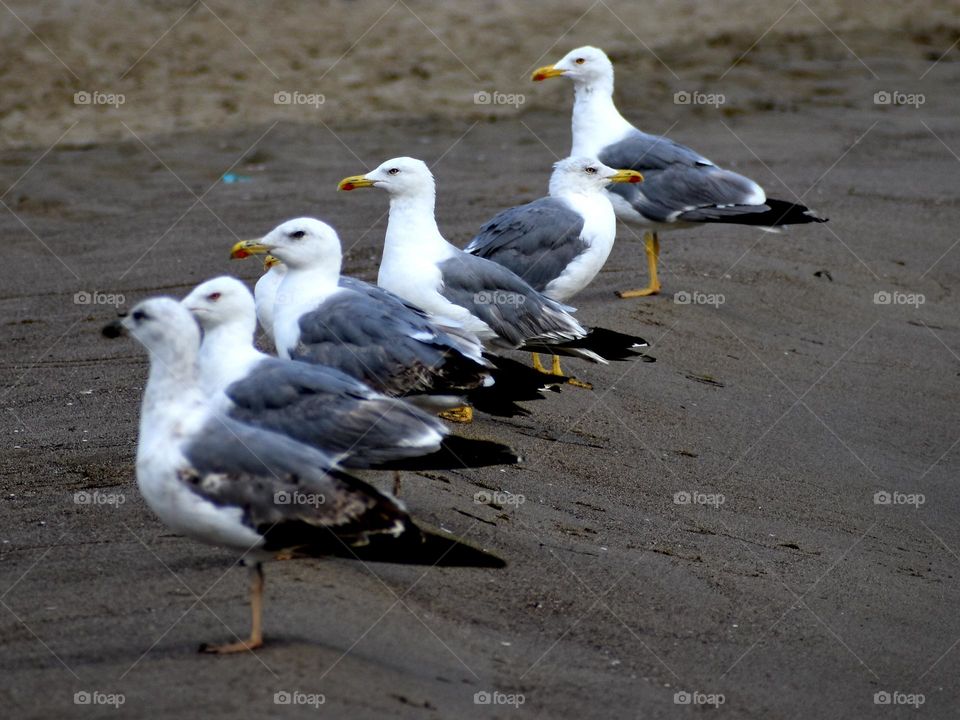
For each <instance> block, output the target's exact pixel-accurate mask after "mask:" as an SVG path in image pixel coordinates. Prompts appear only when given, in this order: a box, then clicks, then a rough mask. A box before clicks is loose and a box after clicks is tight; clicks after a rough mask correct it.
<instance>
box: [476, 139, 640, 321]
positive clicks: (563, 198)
mask: <svg viewBox="0 0 960 720" xmlns="http://www.w3.org/2000/svg"><path fill="white" fill-rule="evenodd" d="M553 168H554V169H553V174H552V175H551V176H550V188H549V193H550V194H549V197H543V198H540V199H538V200H534V201H533V202H530V203H527V204H526V205H519V206H517V207H512V208H509V209H508V210H504V211H503V212H500V213H497V215H495V216H494V217H493V219H491V220H490V221H488V222H487V223H486V224H484V225H483V227H481V228H480V232H479V233H477V235H476V237H474V238H473V240H471V241H470V243H469V244H468V245H467V246H466V247H465V248H464V251H466V252H468V253H470V254H471V255H476V256H478V257H483V258H487V259H488V260H493V261H494V262H496V263H498V264H500V265H503V266H504V267H505V268H509V269H510V270H512V271H513V272H515V273H516V274H517V275H519V276H520V277H522V278H523V279H524V280H526V281H527V282H528V283H530V285H531V286H532V287H533V289H534V290H537V291H538V292H542V293H543V294H544V295H546V296H547V297H549V298H552V299H554V300H556V301H558V302H566V301H567V300H569V299H570V298H572V297H573V296H574V295H576V294H577V293H579V292H580V291H581V290H583V289H584V288H585V287H586V286H587V285H589V284H590V282H591V281H593V279H594V278H595V277H596V276H597V273H599V272H600V269H601V268H602V267H603V264H604V263H605V262H606V261H607V258H608V257H609V256H610V251H611V250H612V249H613V241H614V240H615V239H616V235H617V218H616V215H615V214H614V212H613V205H612V204H611V203H610V198H609V197H608V196H607V193H606V192H605V188H606V187H607V185H609V184H611V183H639V182H643V175H641V174H640V173H638V172H637V171H635V170H614V169H613V168H611V167H607V166H606V165H604V164H603V163H601V162H600V161H599V160H597V159H596V158H586V157H569V158H566V159H564V160H560V161H559V162H557V163H555V164H554V166H553Z"/></svg>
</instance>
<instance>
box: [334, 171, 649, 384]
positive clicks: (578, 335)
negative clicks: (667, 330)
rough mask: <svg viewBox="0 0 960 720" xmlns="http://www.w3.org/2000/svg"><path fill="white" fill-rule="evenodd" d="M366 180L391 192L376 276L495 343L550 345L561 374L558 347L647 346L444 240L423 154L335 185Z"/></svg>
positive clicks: (624, 355) (601, 356)
mask: <svg viewBox="0 0 960 720" xmlns="http://www.w3.org/2000/svg"><path fill="white" fill-rule="evenodd" d="M364 187H377V188H382V189H384V190H386V191H387V192H388V193H389V195H390V217H389V221H388V223H387V235H386V239H385V240H384V245H383V259H382V260H381V262H380V274H379V276H378V277H377V283H378V284H379V285H380V286H381V287H383V288H386V289H387V290H390V291H391V292H394V293H396V294H397V295H399V296H400V297H402V298H404V299H405V300H407V301H409V302H411V303H413V304H415V305H417V306H418V307H422V308H423V309H425V310H426V311H428V312H430V313H431V314H433V315H434V317H436V318H438V319H440V320H441V321H446V320H450V321H452V322H454V323H457V324H459V325H460V326H462V327H464V328H466V329H467V330H469V331H471V332H474V333H476V334H477V335H478V336H479V337H480V339H481V340H483V341H484V342H488V343H491V344H492V345H494V346H498V347H505V348H512V349H519V348H522V349H526V350H529V351H531V352H548V353H551V354H553V356H554V362H553V369H552V373H553V374H555V375H560V374H561V371H560V359H559V357H558V355H561V354H562V355H571V356H574V357H580V358H584V359H587V360H591V361H593V362H601V363H606V362H608V361H609V360H626V359H628V358H632V357H636V356H639V355H640V353H638V352H637V349H639V348H642V347H646V346H647V343H646V341H644V340H643V339H642V338H638V337H632V336H629V335H624V334H622V333H616V332H613V331H611V330H604V329H602V328H597V329H590V330H588V329H586V328H584V327H583V326H582V325H581V324H580V323H579V322H577V320H576V319H575V318H574V317H573V315H571V314H570V313H571V311H572V310H573V308H571V307H569V306H566V305H562V304H560V303H558V302H557V301H555V300H552V299H550V298H549V297H547V296H546V295H544V294H542V293H539V292H537V291H536V290H534V289H533V288H532V287H530V285H529V283H527V282H526V281H524V280H523V279H522V278H520V277H518V276H517V275H516V274H515V273H513V272H511V271H510V270H508V269H507V268H505V267H503V266H501V265H498V264H497V263H495V262H493V261H492V260H487V259H485V258H481V257H477V256H475V255H470V254H469V253H466V252H464V251H463V250H461V249H460V248H458V247H456V246H454V245H451V244H450V243H448V242H447V241H446V240H445V239H444V238H443V236H442V235H441V234H440V230H439V228H438V227H437V221H436V218H435V216H434V205H435V202H436V187H435V183H434V179H433V174H432V173H431V172H430V169H429V168H428V167H427V165H426V163H424V162H423V161H422V160H417V159H414V158H409V157H400V158H394V159H393V160H387V161H386V162H385V163H383V164H382V165H380V167H378V168H376V169H375V170H373V171H372V172H369V173H367V174H366V175H355V176H352V177H347V178H344V179H343V180H341V181H340V185H339V189H340V190H353V189H354V188H364Z"/></svg>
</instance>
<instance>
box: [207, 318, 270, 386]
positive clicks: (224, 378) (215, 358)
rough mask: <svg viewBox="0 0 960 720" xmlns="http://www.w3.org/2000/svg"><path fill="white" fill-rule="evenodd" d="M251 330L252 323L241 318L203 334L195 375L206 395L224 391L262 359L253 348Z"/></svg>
mask: <svg viewBox="0 0 960 720" xmlns="http://www.w3.org/2000/svg"><path fill="white" fill-rule="evenodd" d="M251 320H252V318H251ZM254 329H255V324H254V323H253V322H249V321H248V320H247V319H244V320H243V321H239V320H238V321H237V322H232V323H224V324H222V325H217V326H216V327H214V328H211V329H209V330H205V331H204V334H203V343H202V344H201V345H200V355H199V374H200V385H201V387H202V388H203V390H204V392H206V393H207V395H208V396H211V395H213V394H215V393H217V392H220V391H221V390H225V389H226V388H227V387H228V386H229V385H230V384H232V383H234V382H236V381H237V380H239V379H240V378H242V377H243V376H244V375H246V374H247V371H248V370H249V369H250V367H251V366H252V365H254V364H255V363H257V362H259V361H260V360H262V359H263V358H265V357H266V355H264V354H263V353H262V352H260V351H259V350H257V349H256V348H255V347H254V346H253V333H254Z"/></svg>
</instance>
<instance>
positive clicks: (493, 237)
mask: <svg viewBox="0 0 960 720" xmlns="http://www.w3.org/2000/svg"><path fill="white" fill-rule="evenodd" d="M582 231H583V216H581V215H580V213H578V212H576V211H574V210H573V209H571V208H570V207H569V206H568V205H567V204H566V203H565V202H563V201H562V200H558V199H556V198H540V199H539V200H534V201H533V202H531V203H528V204H526V205H520V206H518V207H514V208H510V209H509V210H504V211H503V212H501V213H498V214H497V215H496V216H494V218H493V219H492V220H490V221H489V222H487V223H486V224H485V225H484V226H483V227H481V228H480V232H479V233H477V236H476V237H474V238H473V240H471V241H470V244H468V245H467V246H466V247H465V248H464V251H465V252H468V253H470V254H471V255H476V256H477V257H482V258H486V259H488V260H493V261H494V262H495V263H497V264H498V265H502V266H503V267H505V268H508V269H509V270H511V271H513V272H514V273H516V274H517V275H519V276H520V277H521V278H523V279H524V280H526V281H527V282H528V283H529V284H530V285H531V286H532V287H533V288H534V289H535V290H537V291H538V292H543V291H544V289H545V288H546V287H547V285H549V284H550V283H551V282H552V281H553V280H556V279H557V278H558V277H560V275H562V274H563V271H564V270H565V269H566V267H567V266H568V265H569V264H570V263H571V262H573V260H574V259H575V258H577V257H578V256H579V255H580V254H581V253H582V252H583V251H584V250H586V249H587V244H586V243H585V242H584V241H583V240H582V239H581V237H580V233H581V232H582Z"/></svg>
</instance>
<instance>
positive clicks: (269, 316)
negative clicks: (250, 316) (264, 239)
mask: <svg viewBox="0 0 960 720" xmlns="http://www.w3.org/2000/svg"><path fill="white" fill-rule="evenodd" d="M286 274H287V266H286V265H284V264H283V263H282V262H280V261H279V260H277V259H276V258H275V257H274V256H273V255H266V256H265V257H264V258H263V275H261V276H260V279H259V280H257V284H256V286H255V287H254V289H253V293H254V297H258V296H259V297H263V298H269V300H268V301H265V302H263V303H257V304H256V310H257V321H258V322H259V323H260V327H261V328H263V332H264V333H266V335H267V337H269V338H270V341H271V342H272V341H273V301H274V298H275V297H276V296H277V288H279V287H280V283H281V281H282V280H283V276H284V275H286Z"/></svg>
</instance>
